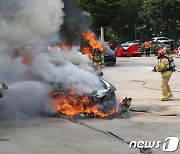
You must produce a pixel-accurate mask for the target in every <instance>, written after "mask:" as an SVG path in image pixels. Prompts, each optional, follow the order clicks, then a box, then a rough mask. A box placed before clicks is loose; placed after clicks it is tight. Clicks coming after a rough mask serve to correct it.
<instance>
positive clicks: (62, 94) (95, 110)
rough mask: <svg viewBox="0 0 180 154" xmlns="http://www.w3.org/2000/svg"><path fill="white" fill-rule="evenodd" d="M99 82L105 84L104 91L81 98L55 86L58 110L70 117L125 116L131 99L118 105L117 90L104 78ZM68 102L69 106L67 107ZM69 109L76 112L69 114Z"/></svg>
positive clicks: (124, 100)
mask: <svg viewBox="0 0 180 154" xmlns="http://www.w3.org/2000/svg"><path fill="white" fill-rule="evenodd" d="M99 80H100V82H101V83H102V84H103V88H102V89H99V90H94V91H92V93H89V94H83V95H81V96H80V95H78V94H76V93H74V92H72V91H70V90H69V89H64V88H62V87H63V86H62V85H56V86H54V88H55V90H54V92H53V99H54V102H57V101H58V105H59V108H57V110H58V111H59V112H60V114H64V115H68V116H70V117H74V116H76V117H78V116H79V115H83V116H86V117H103V118H104V117H108V118H110V117H114V116H117V115H118V116H120V115H122V114H124V113H125V112H126V111H127V110H128V109H129V106H130V102H131V98H127V97H126V98H125V99H123V100H121V101H120V102H119V103H118V102H117V99H116V95H115V91H116V88H115V87H114V86H113V85H112V84H111V83H109V82H108V81H106V80H105V79H103V78H102V77H99ZM62 98H64V99H62ZM67 102H68V105H65V104H66V103H67ZM56 105H57V104H56ZM58 105H57V106H58ZM64 105H65V106H64ZM68 108H70V109H71V108H74V109H76V111H75V110H74V111H73V113H72V112H69V111H68Z"/></svg>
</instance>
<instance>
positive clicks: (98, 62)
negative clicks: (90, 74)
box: [92, 47, 104, 72]
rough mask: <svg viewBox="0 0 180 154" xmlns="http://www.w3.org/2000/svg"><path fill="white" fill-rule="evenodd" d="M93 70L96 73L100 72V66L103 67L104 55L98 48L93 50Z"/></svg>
mask: <svg viewBox="0 0 180 154" xmlns="http://www.w3.org/2000/svg"><path fill="white" fill-rule="evenodd" d="M92 61H93V68H94V70H95V71H96V72H101V69H102V65H104V54H103V52H101V51H100V50H99V48H97V47H96V48H94V50H93V53H92Z"/></svg>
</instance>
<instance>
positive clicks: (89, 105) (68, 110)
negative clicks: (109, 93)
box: [52, 90, 118, 117]
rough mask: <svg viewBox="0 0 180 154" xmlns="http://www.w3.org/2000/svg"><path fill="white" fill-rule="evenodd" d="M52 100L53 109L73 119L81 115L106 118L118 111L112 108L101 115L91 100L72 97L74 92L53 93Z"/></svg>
mask: <svg viewBox="0 0 180 154" xmlns="http://www.w3.org/2000/svg"><path fill="white" fill-rule="evenodd" d="M52 98H53V99H52V102H53V103H54V109H55V110H57V111H59V112H60V113H62V114H64V115H67V116H70V117H74V116H76V115H78V114H81V113H82V114H85V115H93V116H94V117H107V116H109V115H112V114H115V113H117V112H118V109H116V108H114V109H112V110H111V111H110V112H108V113H103V112H102V111H100V110H99V109H98V107H97V106H96V105H95V104H94V102H93V100H91V99H89V98H88V97H87V96H81V97H79V98H78V97H77V96H75V95H74V91H72V90H69V91H68V92H67V93H62V94H60V93H58V92H54V93H53V94H52Z"/></svg>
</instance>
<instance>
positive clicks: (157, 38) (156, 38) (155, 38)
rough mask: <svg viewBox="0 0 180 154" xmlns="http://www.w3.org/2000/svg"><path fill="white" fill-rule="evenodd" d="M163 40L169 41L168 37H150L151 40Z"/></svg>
mask: <svg viewBox="0 0 180 154" xmlns="http://www.w3.org/2000/svg"><path fill="white" fill-rule="evenodd" d="M164 40H165V41H169V39H168V38H167V37H153V38H151V41H152V42H159V43H161V42H163V41H164Z"/></svg>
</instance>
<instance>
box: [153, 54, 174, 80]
mask: <svg viewBox="0 0 180 154" xmlns="http://www.w3.org/2000/svg"><path fill="white" fill-rule="evenodd" d="M169 68H170V65H169V61H168V59H167V58H166V57H165V58H163V59H161V60H160V64H159V65H158V66H157V67H156V71H157V72H161V75H162V77H167V76H171V74H172V71H171V70H169Z"/></svg>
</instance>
